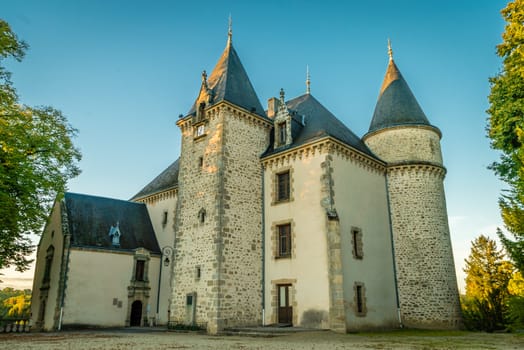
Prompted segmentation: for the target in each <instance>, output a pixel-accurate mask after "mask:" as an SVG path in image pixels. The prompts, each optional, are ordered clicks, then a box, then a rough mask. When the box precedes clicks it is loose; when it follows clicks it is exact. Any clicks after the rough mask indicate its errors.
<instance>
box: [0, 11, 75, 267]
mask: <svg viewBox="0 0 524 350" xmlns="http://www.w3.org/2000/svg"><path fill="white" fill-rule="evenodd" d="M26 49H27V44H25V43H24V42H23V41H20V40H19V39H18V38H17V37H16V35H15V34H14V33H13V32H12V30H11V28H10V27H9V25H8V24H7V23H6V22H5V21H3V20H0V203H2V205H1V206H0V268H5V267H8V266H11V265H14V266H15V267H16V268H17V270H20V271H23V270H25V269H27V267H28V264H29V262H30V261H28V259H27V256H28V255H29V254H30V253H31V251H32V249H33V247H32V244H31V241H30V239H29V234H30V233H38V232H39V231H40V230H41V229H42V226H43V225H44V223H45V219H46V216H47V215H48V213H49V211H50V208H51V206H52V204H53V201H54V200H55V198H56V197H57V195H59V194H61V193H63V192H64V191H65V189H66V183H67V180H68V179H70V178H72V177H74V176H77V175H78V174H79V173H80V169H79V168H78V166H77V162H78V161H79V160H80V158H81V155H80V152H79V150H78V149H76V148H75V147H74V145H73V143H72V138H74V137H75V135H76V132H77V131H76V130H75V129H74V128H73V127H71V126H70V125H69V124H68V123H67V120H66V118H65V117H64V116H63V115H62V113H61V112H60V111H58V110H56V109H53V108H51V107H45V106H44V107H36V108H34V107H29V106H25V105H23V104H21V103H20V102H19V100H18V96H17V94H16V91H15V89H14V87H13V86H12V83H11V80H10V73H9V72H7V71H6V70H5V68H4V67H3V66H2V64H1V63H2V60H3V59H5V58H13V59H16V60H18V61H20V60H21V59H22V58H23V56H24V53H25V50H26Z"/></svg>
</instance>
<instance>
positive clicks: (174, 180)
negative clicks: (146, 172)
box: [131, 158, 180, 200]
mask: <svg viewBox="0 0 524 350" xmlns="http://www.w3.org/2000/svg"><path fill="white" fill-rule="evenodd" d="M179 160H180V158H178V159H177V160H175V161H174V162H173V163H171V165H169V166H168V167H167V169H166V170H164V171H162V172H161V173H160V175H158V176H157V177H155V178H154V179H153V181H151V182H150V183H148V184H147V185H146V186H145V187H144V188H142V189H141V190H140V191H139V192H138V193H137V194H135V195H134V196H133V198H131V200H134V199H137V198H141V197H146V196H149V195H152V194H155V193H158V192H162V191H166V190H169V189H172V188H175V187H177V186H178V170H179Z"/></svg>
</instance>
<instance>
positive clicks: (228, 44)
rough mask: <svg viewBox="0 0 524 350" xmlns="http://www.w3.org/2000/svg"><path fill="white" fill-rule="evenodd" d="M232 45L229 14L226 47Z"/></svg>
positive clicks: (231, 25) (231, 27)
mask: <svg viewBox="0 0 524 350" xmlns="http://www.w3.org/2000/svg"><path fill="white" fill-rule="evenodd" d="M232 44H233V20H232V19H231V14H229V22H228V30H227V46H228V47H229V46H231V45H232Z"/></svg>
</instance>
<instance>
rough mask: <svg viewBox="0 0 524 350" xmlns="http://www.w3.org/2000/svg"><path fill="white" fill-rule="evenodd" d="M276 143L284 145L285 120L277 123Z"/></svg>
mask: <svg viewBox="0 0 524 350" xmlns="http://www.w3.org/2000/svg"><path fill="white" fill-rule="evenodd" d="M277 127H278V144H279V145H285V144H286V134H287V130H286V122H282V123H278V126H277Z"/></svg>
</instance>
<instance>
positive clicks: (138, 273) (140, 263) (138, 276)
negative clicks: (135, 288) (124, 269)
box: [135, 260, 146, 281]
mask: <svg viewBox="0 0 524 350" xmlns="http://www.w3.org/2000/svg"><path fill="white" fill-rule="evenodd" d="M145 265H146V262H145V261H144V260H137V261H136V268H135V281H144V277H145Z"/></svg>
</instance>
